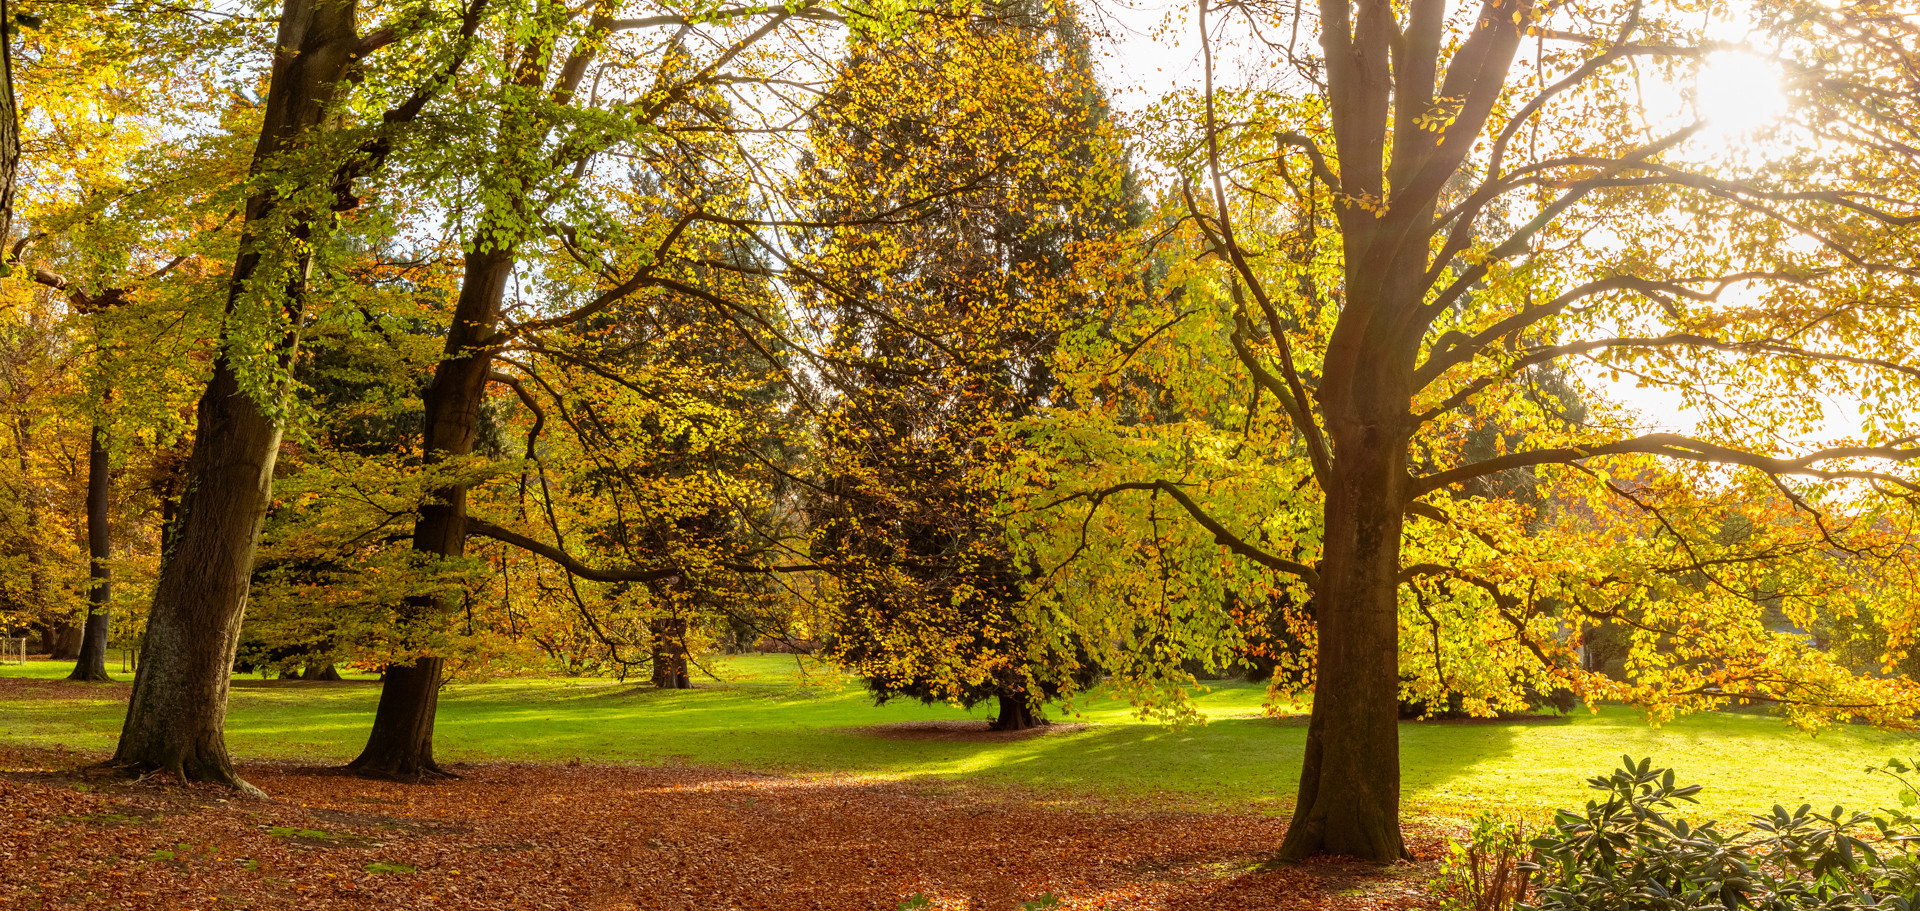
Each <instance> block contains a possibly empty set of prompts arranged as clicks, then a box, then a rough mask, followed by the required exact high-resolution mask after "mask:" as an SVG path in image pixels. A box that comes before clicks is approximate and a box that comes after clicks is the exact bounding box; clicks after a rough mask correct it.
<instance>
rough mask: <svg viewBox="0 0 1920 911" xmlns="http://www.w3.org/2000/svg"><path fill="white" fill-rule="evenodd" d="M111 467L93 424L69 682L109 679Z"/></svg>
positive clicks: (103, 441)
mask: <svg viewBox="0 0 1920 911" xmlns="http://www.w3.org/2000/svg"><path fill="white" fill-rule="evenodd" d="M112 470H113V466H112V464H110V463H109V462H108V460H107V447H106V431H105V430H103V429H102V428H101V427H100V425H99V424H98V423H96V424H94V425H93V442H92V444H91V445H89V446H88V449H87V558H88V562H89V564H90V567H91V568H90V569H89V571H88V575H87V578H88V582H89V583H90V584H89V585H88V587H87V623H86V629H85V631H84V632H83V634H82V636H81V640H80V657H79V659H78V660H77V661H75V662H74V665H73V673H71V674H68V675H67V679H68V680H112V679H113V678H112V677H109V676H107V633H108V625H109V623H110V622H111V620H112V616H111V614H110V609H111V607H112V604H113V570H112V569H110V568H109V567H108V566H107V561H108V560H111V559H113V539H112V537H111V536H110V529H109V528H108V518H109V515H108V514H109V513H110V512H111V511H112V509H111V508H112V506H113V475H112V473H111V472H112Z"/></svg>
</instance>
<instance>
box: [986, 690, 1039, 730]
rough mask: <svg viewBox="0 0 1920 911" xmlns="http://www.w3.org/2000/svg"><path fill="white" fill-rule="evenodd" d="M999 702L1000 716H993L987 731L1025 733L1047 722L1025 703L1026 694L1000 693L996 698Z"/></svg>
mask: <svg viewBox="0 0 1920 911" xmlns="http://www.w3.org/2000/svg"><path fill="white" fill-rule="evenodd" d="M996 698H997V699H998V700H999V702H1000V714H999V715H997V716H995V717H994V719H993V723H992V724H990V725H988V726H987V727H988V729H990V730H995V731H1025V730H1030V729H1032V728H1037V727H1039V726H1041V725H1043V724H1046V723H1047V721H1046V719H1045V718H1042V717H1041V716H1040V713H1039V712H1038V711H1036V710H1035V709H1034V707H1033V706H1032V705H1031V704H1029V703H1028V702H1027V698H1028V697H1027V694H1025V693H1014V694H1006V693H1002V694H1001V695H999V696H998V697H996Z"/></svg>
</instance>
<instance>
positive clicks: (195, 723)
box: [110, 0, 483, 792]
mask: <svg viewBox="0 0 1920 911" xmlns="http://www.w3.org/2000/svg"><path fill="white" fill-rule="evenodd" d="M482 10H483V5H482V0H474V2H473V3H472V4H470V5H468V6H467V7H466V8H465V9H464V10H461V11H459V12H457V13H456V14H455V15H454V16H453V17H451V18H452V25H451V27H449V28H446V29H445V30H444V31H443V32H436V31H435V30H434V28H433V26H437V25H441V24H443V23H445V22H446V21H447V20H446V19H445V18H442V17H441V16H440V15H437V14H436V13H435V12H434V11H433V10H432V8H431V7H426V8H423V9H422V10H420V15H417V16H416V18H414V19H413V20H411V21H407V22H403V23H399V24H396V25H393V26H389V27H387V28H384V29H380V30H376V31H373V32H370V33H368V34H366V35H362V34H361V33H360V31H359V25H358V22H357V13H358V10H357V6H356V4H355V3H354V2H353V0H289V2H288V3H286V4H285V5H283V7H282V8H281V12H280V19H279V33H278V35H277V36H276V38H275V41H274V48H275V51H274V57H273V65H272V70H271V73H270V74H269V76H268V79H267V89H266V97H265V104H264V105H263V107H262V109H261V120H260V127H259V139H258V143H257V144H256V145H255V147H254V151H253V158H252V168H251V172H250V174H249V177H248V181H249V183H248V186H247V188H246V192H247V197H246V203H245V205H244V207H243V211H242V218H241V227H240V232H239V235H240V236H239V241H238V243H239V252H238V254H237V255H236V257H235V258H234V261H233V270H232V274H231V277H230V280H229V281H228V283H227V288H226V293H225V295H224V300H225V306H224V316H225V319H224V322H223V324H222V326H221V331H220V336H219V345H218V348H217V350H216V352H215V353H214V357H213V363H212V374H211V377H210V378H209V379H208V381H207V385H206V388H205V391H204V392H203V393H202V395H201V398H200V402H199V406H198V409H197V413H196V422H195V426H194V443H193V450H192V454H191V455H190V456H189V458H188V461H187V464H186V467H185V476H186V478H187V480H188V483H187V485H186V487H185V489H184V490H183V491H182V493H181V495H180V499H179V505H178V507H177V509H178V512H177V514H176V516H175V517H174V522H173V528H172V529H171V533H170V535H169V536H168V537H169V541H168V547H167V551H166V554H165V556H164V558H163V562H162V564H161V568H160V576H159V581H158V583H157V587H156V589H155V592H154V599H153V607H152V610H151V613H150V615H149V618H148V625H147V632H146V636H145V638H144V640H143V642H142V646H141V657H140V667H139V670H138V671H136V672H135V675H134V684H133V696H132V699H131V700H130V702H129V703H128V708H127V718H126V723H125V725H124V727H123V729H122V731H121V735H120V741H119V746H118V748H117V749H116V751H115V753H114V757H113V759H112V760H111V762H110V765H111V766H113V767H115V768H118V769H121V770H123V771H126V772H129V773H144V772H147V771H152V770H164V771H168V772H172V773H174V774H175V775H177V776H178V777H180V778H181V779H182V780H199V781H212V782H220V783H224V784H228V785H231V786H233V787H235V788H238V789H240V790H242V791H249V792H251V791H254V789H253V788H252V787H251V786H250V785H247V784H246V783H245V782H243V781H241V780H240V779H239V778H238V777H237V776H235V775H234V773H233V767H232V761H231V759H230V758H229V757H228V755H227V750H226V743H225V737H224V725H225V717H226V704H227V699H226V696H227V687H228V674H229V671H230V670H231V668H232V666H233V656H234V651H235V647H236V645H237V644H238V641H239V632H240V619H241V615H242V613H243V612H244V610H245V607H246V597H247V588H248V583H249V581H250V579H251V577H252V573H253V562H254V554H255V550H256V548H257V546H258V539H259V534H260V525H261V521H262V520H263V518H264V517H265V515H266V511H267V505H268V498H269V495H270V492H271V486H272V481H273V467H274V463H275V460H276V459H277V457H278V455H279V448H280V438H281V432H282V429H283V422H282V417H283V414H284V399H283V395H284V385H285V384H284V379H283V375H284V370H285V367H286V362H287V360H288V359H289V358H290V357H291V356H292V354H293V353H294V352H295V351H296V350H297V347H298V341H299V329H300V327H301V326H302V324H303V323H304V322H305V321H307V320H308V319H310V318H312V317H313V315H314V314H315V313H316V312H318V310H319V309H320V308H318V307H317V306H316V307H315V308H314V310H309V309H308V306H309V304H310V303H314V302H310V301H309V300H308V292H309V290H310V288H311V279H312V273H313V267H314V263H315V250H316V249H323V248H324V244H325V237H326V235H327V233H328V229H329V228H330V220H331V219H332V218H334V217H335V213H337V212H341V211H347V210H350V209H352V208H353V207H354V206H355V205H357V203H358V200H357V199H356V198H355V197H354V196H353V182H354V179H355V178H356V177H358V176H360V175H361V174H363V173H364V172H365V171H367V170H368V169H370V168H371V167H372V166H374V165H376V164H377V163H378V161H379V159H380V158H382V157H384V155H385V154H387V153H388V152H390V151H391V148H392V143H393V141H394V137H393V135H392V134H393V131H394V130H395V129H397V128H398V127H399V126H402V125H404V124H405V123H407V122H409V121H411V120H412V119H413V118H414V117H416V116H417V115H418V113H419V111H420V109H421V108H422V107H423V106H424V105H425V104H426V102H427V101H428V100H429V99H430V98H431V97H432V95H433V94H435V93H436V92H437V91H439V90H440V89H441V88H443V87H444V82H445V80H446V79H447V78H448V77H450V76H451V75H452V74H453V73H456V72H458V70H459V68H460V64H461V62H462V61H463V60H464V57H465V54H466V51H467V49H468V47H469V44H470V40H469V39H470V38H471V36H472V35H473V33H474V32H475V31H476V30H477V28H478V26H479V22H480V18H481V13H482ZM423 23H424V25H423ZM401 28H405V29H407V30H408V35H409V37H412V38H415V39H416V40H417V42H418V44H419V45H421V47H420V48H419V50H420V53H419V54H418V55H417V57H414V58H413V59H410V60H409V61H408V63H409V64H411V65H410V66H408V67H403V68H402V70H401V71H402V72H403V73H409V74H410V73H424V74H425V76H424V79H422V80H418V81H412V82H411V84H409V82H407V81H402V82H401V83H400V84H401V88H399V89H398V90H397V91H395V92H394V94H395V95H396V96H397V97H398V99H399V100H398V101H397V102H396V103H395V104H394V105H393V106H392V107H391V108H388V109H387V110H386V111H385V112H384V113H382V114H378V115H375V116H374V117H372V118H370V120H371V121H372V125H371V126H368V127H365V128H363V129H361V130H359V131H354V132H348V131H343V130H331V131H330V130H329V129H327V127H328V125H329V124H330V123H332V124H338V123H339V122H340V121H341V120H342V119H344V118H342V115H343V114H344V113H345V108H344V104H345V100H346V99H345V98H344V97H343V94H344V91H345V90H346V89H347V87H348V86H349V85H351V84H353V82H354V81H355V78H354V77H356V76H357V75H359V74H360V73H362V72H364V71H362V70H361V69H360V67H361V66H362V63H363V61H364V59H365V58H366V57H367V56H368V55H370V54H372V53H373V52H374V51H377V50H380V49H381V48H383V47H386V46H388V45H391V44H393V43H394V42H395V40H396V39H397V38H399V37H401V35H400V31H399V30H400V29H401ZM422 34H424V35H428V36H436V37H441V38H442V40H440V41H430V40H425V39H423V38H421V37H420V36H421V35H422ZM449 35H450V36H451V38H450V40H449V39H448V38H446V37H445V36H449ZM342 140H346V141H342Z"/></svg>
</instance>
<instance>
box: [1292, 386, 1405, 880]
mask: <svg viewBox="0 0 1920 911" xmlns="http://www.w3.org/2000/svg"><path fill="white" fill-rule="evenodd" d="M1351 362H1352V363H1355V364H1359V365H1368V364H1369V362H1368V361H1367V359H1364V358H1356V359H1353V360H1352V361H1351ZM1333 375H1334V374H1333V371H1332V370H1329V376H1330V377H1332V376H1333ZM1341 379H1342V380H1344V382H1340V383H1329V385H1328V386H1327V387H1323V389H1325V390H1326V393H1327V394H1326V396H1325V399H1324V402H1325V407H1326V409H1327V413H1328V421H1327V423H1328V426H1329V435H1330V436H1331V437H1332V445H1333V459H1332V464H1331V466H1330V470H1329V476H1328V479H1327V493H1326V509H1325V519H1324V521H1325V528H1326V531H1325V535H1326V537H1325V544H1324V551H1323V553H1322V557H1321V564H1320V568H1319V574H1320V581H1319V584H1318V585H1317V586H1316V587H1315V590H1314V600H1315V609H1314V619H1315V623H1316V625H1317V627H1318V631H1319V636H1318V638H1319V651H1318V658H1317V664H1316V670H1315V678H1314V688H1313V713H1312V716H1311V718H1310V719H1309V721H1308V725H1307V745H1306V756H1305V761H1304V763H1303V767H1302V769H1301V772H1300V793H1299V798H1298V802H1297V803H1296V804H1295V806H1294V813H1293V822H1292V824H1291V825H1290V826H1289V827H1288V829H1287V837H1286V841H1285V842H1284V843H1283V844H1282V845H1281V848H1280V858H1281V859H1283V860H1298V859H1300V858H1304V857H1307V856H1309V855H1312V854H1319V853H1327V854H1338V855H1345V856H1348V857H1355V858H1359V859H1362V860H1371V861H1379V862H1391V861H1395V860H1400V859H1403V858H1407V857H1409V856H1410V855H1409V854H1408V852H1407V848H1406V843H1405V841H1404V840H1403V839H1402V838H1401V834H1400V724H1399V692H1400V641H1399V640H1400V625H1399V607H1398V591H1399V584H1400V582H1399V576H1400V533H1401V525H1402V522H1403V510H1404V509H1405V505H1406V478H1407V472H1406V451H1407V430H1406V428H1405V424H1406V423H1407V419H1406V403H1407V401H1408V396H1407V395H1406V394H1405V390H1406V389H1407V388H1409V387H1410V385H1411V382H1410V380H1409V379H1408V378H1407V377H1405V376H1403V375H1397V374H1395V373H1394V372H1393V371H1392V370H1389V369H1380V368H1379V367H1378V366H1377V364H1375V365H1369V366H1368V368H1367V369H1366V370H1364V371H1361V370H1356V371H1355V372H1354V373H1350V374H1348V375H1346V376H1345V377H1342V378H1341Z"/></svg>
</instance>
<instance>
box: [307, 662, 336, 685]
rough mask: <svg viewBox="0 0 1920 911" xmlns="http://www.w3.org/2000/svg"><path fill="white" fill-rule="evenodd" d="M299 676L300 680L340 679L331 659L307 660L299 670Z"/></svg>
mask: <svg viewBox="0 0 1920 911" xmlns="http://www.w3.org/2000/svg"><path fill="white" fill-rule="evenodd" d="M299 677H300V679H301V680H325V681H338V680H339V679H340V671H339V670H338V669H336V668H335V667H334V666H333V662H331V661H309V662H307V666H306V667H305V668H304V669H302V670H301V672H300V675H299Z"/></svg>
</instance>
